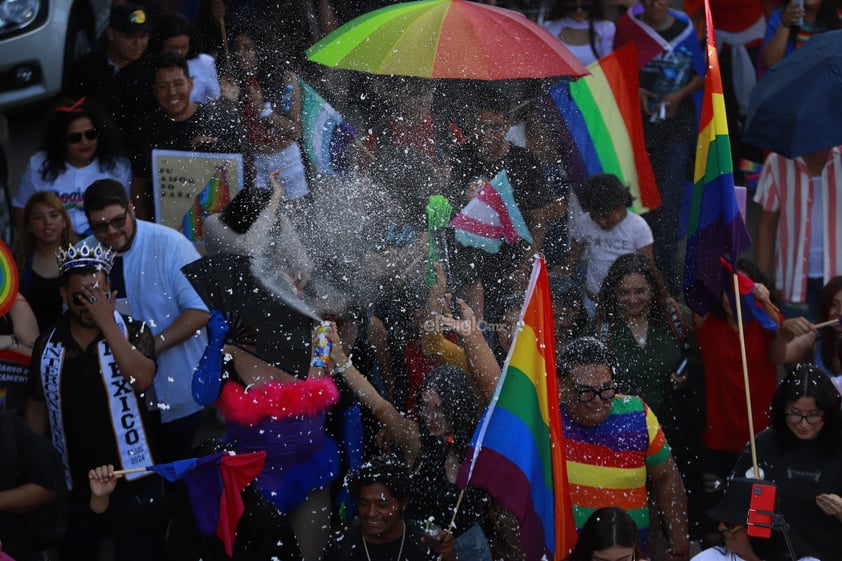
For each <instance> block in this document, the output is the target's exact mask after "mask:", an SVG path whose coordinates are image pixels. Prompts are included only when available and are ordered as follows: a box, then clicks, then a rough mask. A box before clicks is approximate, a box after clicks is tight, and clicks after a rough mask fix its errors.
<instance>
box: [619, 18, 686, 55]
mask: <svg viewBox="0 0 842 561" xmlns="http://www.w3.org/2000/svg"><path fill="white" fill-rule="evenodd" d="M631 11H632V12H633V13H630V14H629V19H631V20H632V21H633V22H634V23H635V25H637V26H638V27H639V28H640V29H642V30H643V32H644V33H646V34H647V35H648V36H649V37H650V38H651V39H652V40H653V41H655V42H656V43H658V44H659V45H661V47H663V49H664V50H665V51H666V52H672V50H673V49H674V48H675V46H676V45H680V44H681V42H682V41H684V39H686V38H687V36H688V35H690V34H691V33H695V31H694V30H693V25H692V23H690V22H689V21H687V20H685V19H682V18H679V17H676V15H675V12H673V11H672V10H670V11H669V15H671V16H672V17H674V18H675V19H677V20H678V21H683V22H684V23H686V24H687V27H685V28H684V30H683V31H682V32H681V33H679V34H678V35H677V36H676V37H674V38H673V40H672V42H670V41H667V40H666V39H664V38H663V37H662V36H661V34H660V33H658V32H657V31H656V30H655V29H654V28H653V27H651V26H650V25H649V24H648V23H646V22H644V21H643V20H641V19H638V18H637V17H635V16H636V15H638V14H640V13H642V12H643V10H637V11H634V10H631Z"/></svg>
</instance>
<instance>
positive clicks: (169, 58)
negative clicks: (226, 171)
mask: <svg viewBox="0 0 842 561" xmlns="http://www.w3.org/2000/svg"><path fill="white" fill-rule="evenodd" d="M154 69H155V75H154V76H155V78H154V82H153V83H152V90H153V92H154V94H155V99H156V100H157V102H158V108H157V109H156V110H154V111H153V112H152V113H151V114H149V115H147V116H146V117H145V118H143V119H141V120H140V121H139V122H138V124H137V129H138V130H137V134H136V135H135V136H134V139H135V141H134V143H133V144H134V146H133V149H132V200H133V202H134V205H135V209H136V212H137V216H138V217H139V218H143V219H149V218H151V217H152V216H153V214H154V213H153V211H152V208H153V205H152V202H153V201H152V192H151V188H152V150H154V149H156V148H161V149H167V150H184V151H196V152H224V153H242V152H243V141H242V138H243V128H242V126H241V124H240V121H239V119H238V118H237V117H236V116H235V115H234V114H233V113H232V112H231V111H229V110H228V109H227V108H225V107H224V106H221V105H216V104H208V105H203V104H200V103H195V102H193V101H190V93H191V92H192V91H193V79H192V78H191V77H190V71H189V69H188V67H187V61H186V60H185V59H184V57H182V56H180V55H177V54H175V53H170V52H164V53H161V54H159V55H158V56H157V57H156V59H155V62H154Z"/></svg>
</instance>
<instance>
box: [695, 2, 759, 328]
mask: <svg viewBox="0 0 842 561" xmlns="http://www.w3.org/2000/svg"><path fill="white" fill-rule="evenodd" d="M705 15H706V18H707V20H706V21H707V60H708V70H707V72H706V73H705V91H704V98H703V101H702V116H701V120H700V121H699V141H698V145H697V147H696V166H695V173H694V175H693V194H692V197H691V198H690V207H689V210H688V211H687V253H686V256H685V259H684V301H685V302H686V303H687V306H689V307H690V308H691V309H692V310H693V311H694V312H696V313H698V314H705V313H707V312H708V311H709V310H710V309H711V308H712V307H713V306H714V305H715V303H716V302H718V301H719V295H720V293H721V290H722V285H721V275H720V261H719V258H720V257H721V256H723V255H725V256H727V257H728V260H729V261H730V262H731V263H736V262H737V257H738V256H739V255H740V253H742V252H743V250H745V249H746V248H748V247H749V246H750V245H751V239H750V238H749V235H748V231H747V230H746V227H745V224H744V223H743V219H742V217H741V216H740V209H739V206H738V205H737V196H736V194H735V192H734V162H733V161H732V160H731V140H730V138H729V137H728V121H727V120H726V116H725V99H724V96H723V94H722V77H721V75H720V72H719V56H718V55H717V53H716V41H715V39H714V34H713V22H712V19H711V15H710V5H709V2H708V0H705Z"/></svg>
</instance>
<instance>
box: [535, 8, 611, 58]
mask: <svg viewBox="0 0 842 561" xmlns="http://www.w3.org/2000/svg"><path fill="white" fill-rule="evenodd" d="M544 27H545V28H546V29H547V31H549V32H550V33H552V34H553V35H555V36H556V37H558V40H559V41H561V42H562V43H563V44H564V46H565V47H567V49H568V50H569V51H570V52H571V53H573V56H575V57H576V58H578V59H579V62H581V63H582V64H584V65H586V66H587V65H588V64H590V63H592V62H594V61H595V60H597V59H598V58H601V57H604V56H605V55H607V54H608V53H610V52H611V51H612V50H613V49H614V29H615V28H614V22H613V21H609V20H607V19H605V15H604V14H603V8H602V0H563V1H561V2H558V3H556V7H555V9H554V10H553V11H552V12H551V13H550V20H549V21H547V22H545V23H544Z"/></svg>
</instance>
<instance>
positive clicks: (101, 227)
mask: <svg viewBox="0 0 842 561" xmlns="http://www.w3.org/2000/svg"><path fill="white" fill-rule="evenodd" d="M128 214H129V209H128V208H127V209H126V210H124V211H123V214H118V215H117V216H115V217H114V218H112V219H111V220H103V221H101V222H94V223H92V224H91V231H93V232H94V233H96V234H104V233H105V232H107V231H108V228H109V227H111V228H114V229H115V230H119V229H120V228H122V227H123V226H125V225H126V218H127V217H128Z"/></svg>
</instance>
